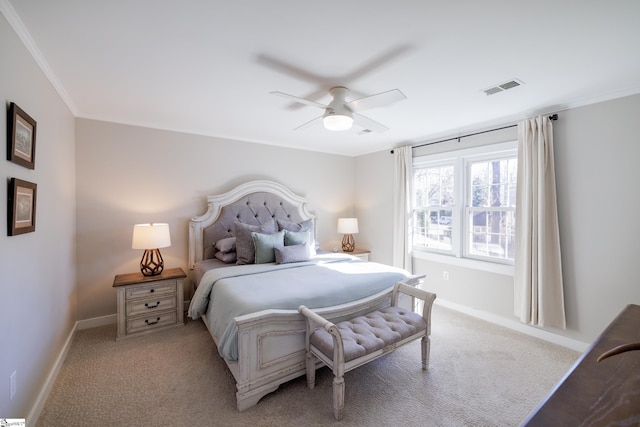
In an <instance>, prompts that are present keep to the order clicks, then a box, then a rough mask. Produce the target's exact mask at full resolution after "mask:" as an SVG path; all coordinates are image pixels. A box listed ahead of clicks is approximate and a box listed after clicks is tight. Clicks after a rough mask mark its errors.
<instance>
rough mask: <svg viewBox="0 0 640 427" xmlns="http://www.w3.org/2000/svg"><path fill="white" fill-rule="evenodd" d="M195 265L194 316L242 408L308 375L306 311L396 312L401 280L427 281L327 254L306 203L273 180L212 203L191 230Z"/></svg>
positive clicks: (333, 316) (328, 314) (345, 314)
mask: <svg viewBox="0 0 640 427" xmlns="http://www.w3.org/2000/svg"><path fill="white" fill-rule="evenodd" d="M282 242H283V243H284V244H283V243H282ZM248 243H251V250H252V251H253V252H251V250H250V249H249V247H248ZM256 261H257V262H256ZM189 265H190V269H191V272H190V273H191V278H192V280H193V282H194V285H195V287H196V289H195V292H194V295H193V297H192V298H191V303H190V306H189V312H188V315H189V317H191V318H192V319H198V318H202V319H203V321H204V323H205V325H206V326H207V329H208V330H209V332H210V334H211V336H212V337H213V340H214V342H215V344H216V346H217V348H218V351H219V353H220V356H221V357H222V358H223V359H224V360H225V362H226V364H227V366H228V367H229V370H230V371H231V373H232V374H233V377H234V379H235V381H236V389H237V392H236V402H237V409H238V410H239V411H243V410H245V409H247V408H250V407H252V406H254V405H255V404H256V403H257V402H258V401H259V400H260V398H262V397H263V396H265V395H266V394H268V393H270V392H272V391H274V390H276V389H277V388H278V386H279V385H280V384H282V383H284V382H287V381H290V380H291V379H294V378H296V377H298V376H301V375H304V374H305V344H304V343H305V339H304V337H305V331H306V329H305V328H306V324H305V320H304V318H303V317H302V315H300V314H299V313H298V310H297V308H298V306H300V305H302V304H304V305H306V306H307V307H309V308H313V309H314V310H315V311H317V312H318V313H319V314H321V315H322V316H323V317H325V318H327V319H329V320H331V321H341V320H345V319H347V318H352V317H354V316H355V315H359V314H363V313H367V312H370V311H372V310H376V309H378V308H380V307H384V306H387V305H389V304H390V298H391V289H392V288H393V285H394V284H395V283H397V282H399V281H403V282H405V283H408V284H410V285H412V286H415V285H416V284H417V283H418V281H419V278H417V277H414V276H410V275H409V273H408V272H406V271H405V270H401V269H398V268H394V267H390V266H387V265H383V264H378V263H374V262H367V261H363V260H361V259H359V258H356V257H353V256H350V255H345V254H335V253H325V252H322V251H321V250H320V249H319V244H318V240H317V231H316V218H315V215H314V214H313V213H312V212H311V211H310V210H309V209H308V206H307V201H306V200H305V198H303V197H300V196H298V195H296V194H294V193H293V192H292V191H290V190H289V189H288V188H287V187H285V186H283V185H281V184H278V183H275V182H271V181H251V182H247V183H245V184H242V185H240V186H238V187H236V188H234V189H233V190H231V191H228V192H226V193H223V194H219V195H214V196H208V197H207V211H206V212H205V213H204V214H203V215H200V216H195V217H193V218H192V219H191V221H190V223H189Z"/></svg>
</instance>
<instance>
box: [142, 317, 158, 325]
mask: <svg viewBox="0 0 640 427" xmlns="http://www.w3.org/2000/svg"><path fill="white" fill-rule="evenodd" d="M159 321H160V318H159V317H158V318H156V321H155V322H149V319H146V320H145V321H144V323H146V324H147V325H149V326H151V325H155V324H156V323H158V322H159Z"/></svg>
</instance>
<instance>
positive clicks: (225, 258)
mask: <svg viewBox="0 0 640 427" xmlns="http://www.w3.org/2000/svg"><path fill="white" fill-rule="evenodd" d="M215 257H216V258H218V259H219V260H220V261H222V262H226V263H227V264H231V263H235V262H236V259H237V257H236V253H235V252H234V251H231V252H222V251H218V252H216V254H215Z"/></svg>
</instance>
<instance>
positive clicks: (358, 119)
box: [353, 113, 389, 133]
mask: <svg viewBox="0 0 640 427" xmlns="http://www.w3.org/2000/svg"><path fill="white" fill-rule="evenodd" d="M353 121H354V122H355V123H356V124H357V125H358V126H362V127H363V128H365V129H369V130H371V131H373V132H376V133H383V132H386V131H388V130H389V128H388V127H386V126H385V125H383V124H382V123H378V122H376V121H375V120H372V119H370V118H369V117H367V116H363V115H362V114H356V113H354V114H353Z"/></svg>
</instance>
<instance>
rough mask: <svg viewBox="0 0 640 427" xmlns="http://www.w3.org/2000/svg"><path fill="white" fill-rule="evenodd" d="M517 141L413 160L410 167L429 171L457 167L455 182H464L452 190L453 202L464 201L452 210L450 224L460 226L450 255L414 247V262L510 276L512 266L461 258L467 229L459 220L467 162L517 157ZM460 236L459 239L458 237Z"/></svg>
mask: <svg viewBox="0 0 640 427" xmlns="http://www.w3.org/2000/svg"><path fill="white" fill-rule="evenodd" d="M517 149H518V141H510V142H503V143H498V144H491V145H484V146H480V147H474V148H466V149H461V150H455V151H448V152H444V153H438V154H430V155H424V156H418V157H414V159H413V167H414V168H416V167H429V166H438V165H442V164H446V163H449V164H450V163H452V162H453V163H456V175H455V182H464V185H456V186H455V192H456V193H455V200H456V201H463V203H462V206H460V204H459V203H456V204H455V205H454V206H452V208H453V212H452V216H453V218H452V219H453V220H454V221H457V223H458V224H460V226H459V227H457V228H456V229H455V230H452V251H451V252H449V251H446V252H445V251H438V250H434V249H427V248H419V247H413V249H412V253H411V254H412V256H413V257H414V258H417V259H424V260H428V261H434V262H439V263H443V264H449V265H455V266H461V267H467V268H472V269H475V270H481V271H487V272H492V273H497V274H503V275H507V276H513V275H514V273H513V271H514V268H513V265H512V264H511V263H504V262H503V261H501V260H485V259H482V258H476V257H470V256H467V257H465V256H464V255H463V253H462V252H463V251H464V248H463V246H464V245H463V243H462V236H465V235H466V234H465V233H466V229H465V228H466V225H465V224H462V223H461V222H460V221H461V218H462V217H463V216H464V210H465V208H466V200H467V199H466V194H465V193H464V192H465V191H466V188H467V185H466V181H465V174H466V167H467V164H466V163H465V162H468V161H469V160H470V159H473V160H476V159H478V160H482V159H483V158H494V157H496V155H498V156H499V155H500V153H502V152H503V153H505V154H509V155H510V154H512V153H513V152H514V151H516V153H517ZM460 233H462V236H461V235H460Z"/></svg>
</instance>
